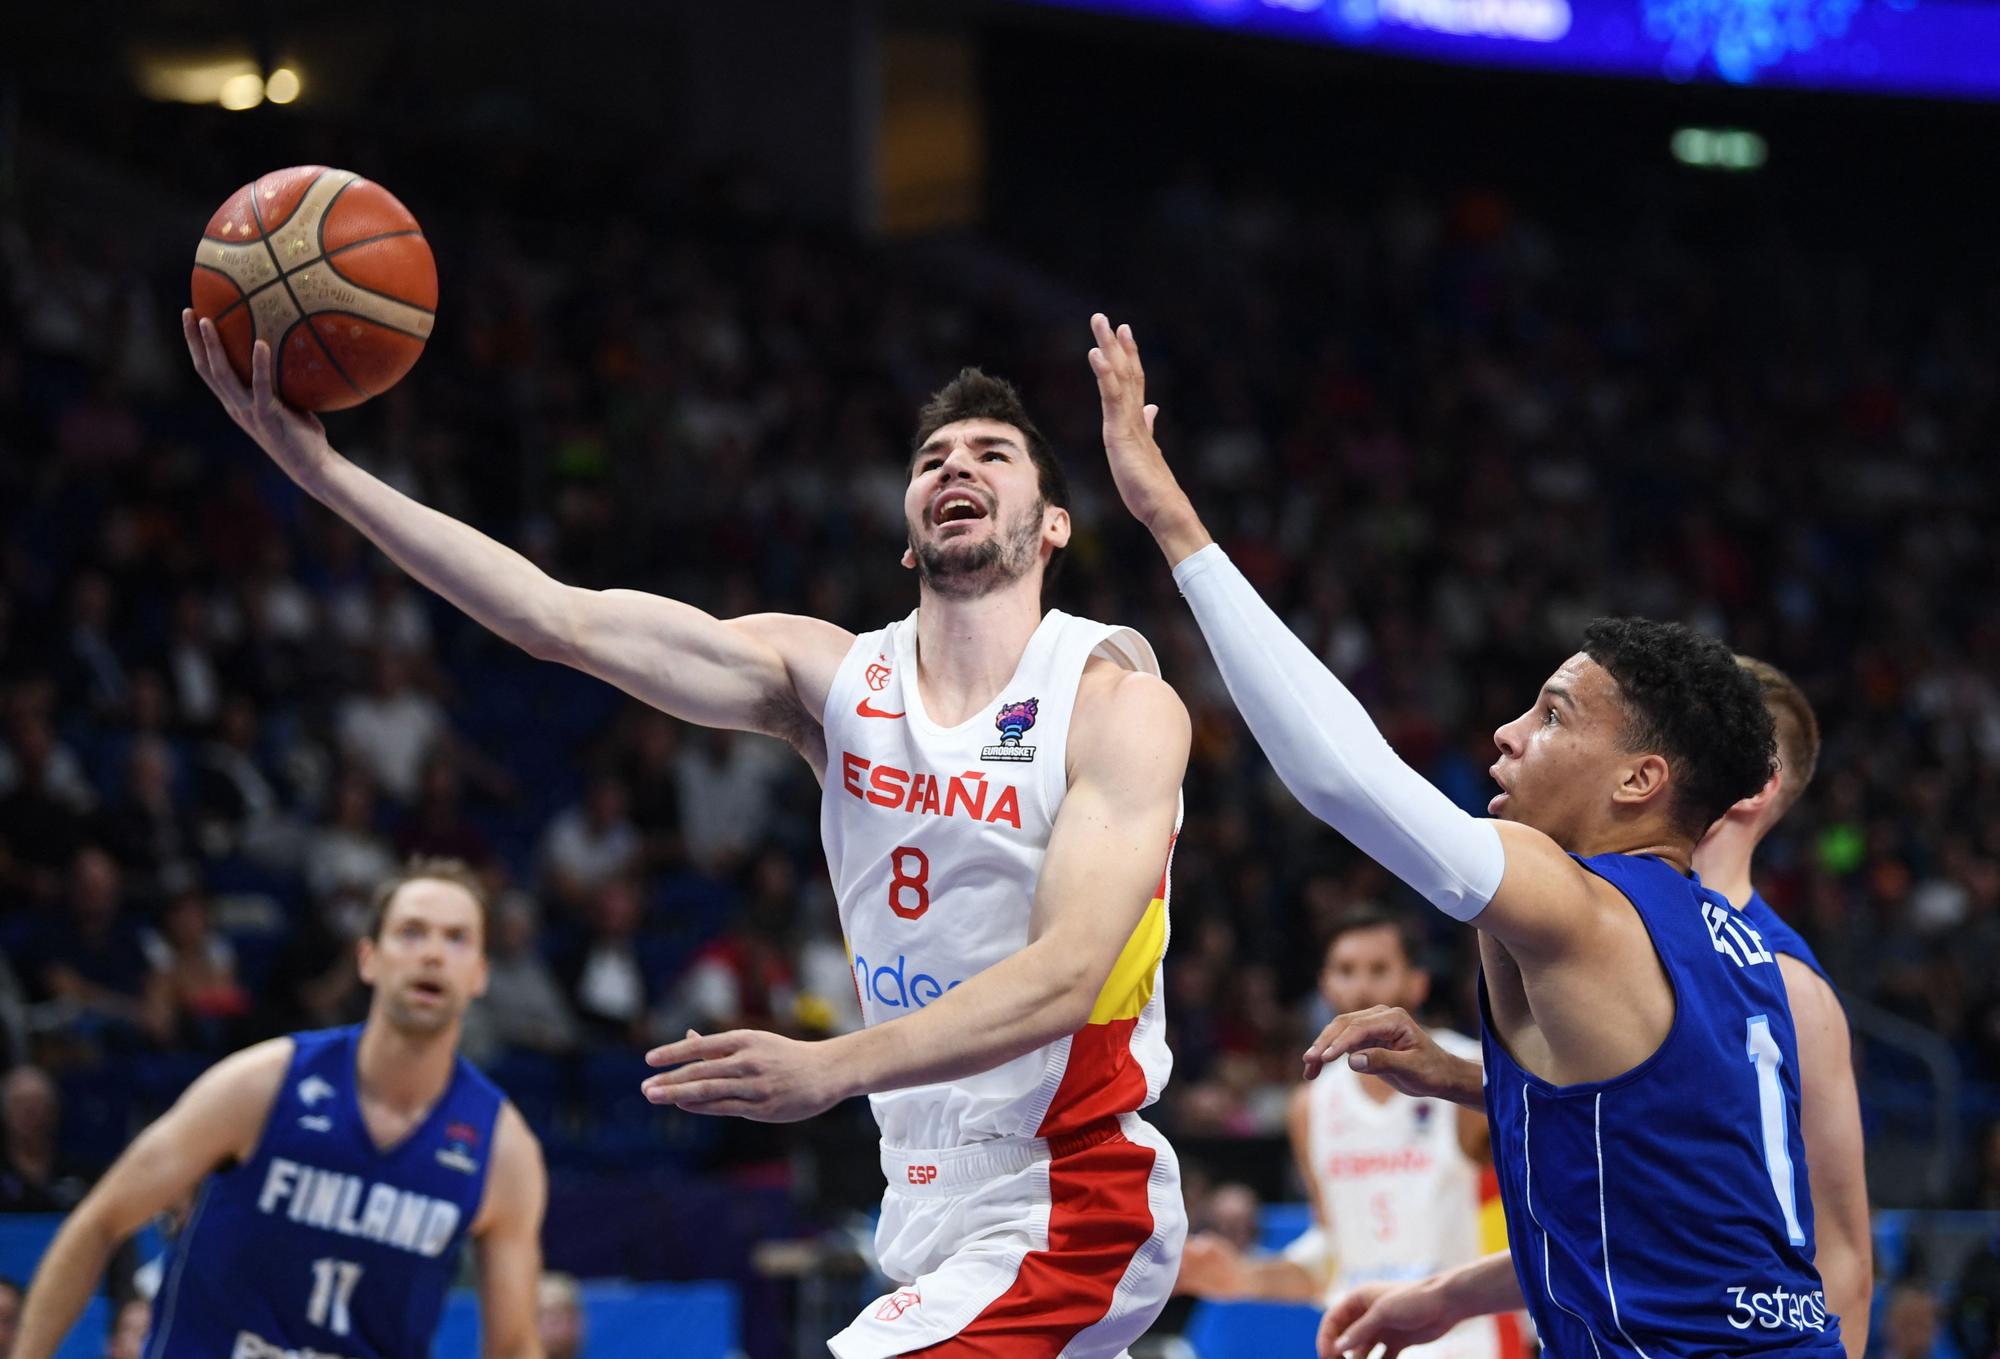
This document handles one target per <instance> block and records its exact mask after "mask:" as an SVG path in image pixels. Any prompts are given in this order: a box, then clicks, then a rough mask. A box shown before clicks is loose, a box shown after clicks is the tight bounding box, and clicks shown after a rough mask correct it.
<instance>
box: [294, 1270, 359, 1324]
mask: <svg viewBox="0 0 2000 1359" xmlns="http://www.w3.org/2000/svg"><path fill="white" fill-rule="evenodd" d="M360 1282H361V1266H360V1265H357V1264H355V1263H354V1262H353V1261H352V1260H315V1261H313V1291H312V1300H311V1301H309V1302H308V1303H306V1320H307V1321H310V1322H311V1323H312V1324H313V1325H315V1326H318V1327H320V1328H321V1329H322V1330H328V1331H332V1332H333V1333H334V1334H335V1335H346V1334H347V1332H348V1328H349V1326H350V1325H351V1324H352V1319H351V1318H350V1317H349V1316H348V1314H347V1306H348V1304H349V1303H350V1302H352V1301H353V1300H354V1285H356V1284H358V1283H360Z"/></svg>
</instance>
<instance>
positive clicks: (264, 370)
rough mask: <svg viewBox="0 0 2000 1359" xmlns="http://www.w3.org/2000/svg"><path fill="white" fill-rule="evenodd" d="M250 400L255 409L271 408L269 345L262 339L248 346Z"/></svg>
mask: <svg viewBox="0 0 2000 1359" xmlns="http://www.w3.org/2000/svg"><path fill="white" fill-rule="evenodd" d="M250 402H251V405H252V406H253V407H254V408H255V409H257V410H269V409H270V408H271V402H272V397H271V346H270V345H268V344H266V343H265V342H264V341H262V340H258V341H257V342H256V343H254V344H252V345H251V346H250Z"/></svg>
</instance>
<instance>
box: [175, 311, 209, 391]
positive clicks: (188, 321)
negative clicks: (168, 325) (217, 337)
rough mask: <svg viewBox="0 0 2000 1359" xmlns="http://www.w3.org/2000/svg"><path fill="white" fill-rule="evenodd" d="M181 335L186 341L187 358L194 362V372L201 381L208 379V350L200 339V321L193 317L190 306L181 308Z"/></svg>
mask: <svg viewBox="0 0 2000 1359" xmlns="http://www.w3.org/2000/svg"><path fill="white" fill-rule="evenodd" d="M181 337H182V338H183V339H185V340H186V341H187V347H188V358H189V359H190V360H192V361H193V363H194V371H195V374H196V375H197V376H198V377H200V378H201V380H202V381H203V382H206V381H208V351H207V350H206V349H205V348H203V346H202V341H201V322H199V321H197V320H196V319H195V315H194V310H193V308H191V307H182V308H181Z"/></svg>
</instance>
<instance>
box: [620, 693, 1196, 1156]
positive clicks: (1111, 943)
mask: <svg viewBox="0 0 2000 1359" xmlns="http://www.w3.org/2000/svg"><path fill="white" fill-rule="evenodd" d="M1088 682H1090V681H1089V678H1088V677H1086V683H1088ZM1188 740H1189V726H1188V715H1187V709H1186V708H1185V707H1183V706H1182V704H1181V701H1180V699H1179V697H1178V696H1176V695H1175V693H1174V691H1173V690H1172V689H1170V688H1169V687H1167V685H1166V684H1164V683H1163V682H1161V681H1160V680H1158V679H1155V678H1153V677H1152V676H1150V675H1141V674H1136V673H1132V672H1124V673H1122V674H1120V675H1119V676H1117V677H1116V678H1115V679H1111V680H1109V681H1108V682H1105V683H1104V684H1103V687H1102V689H1101V690H1100V691H1099V692H1098V694H1097V695H1096V696H1095V698H1094V700H1093V702H1092V703H1091V705H1090V707H1089V709H1088V712H1087V713H1086V710H1085V709H1084V707H1083V705H1082V704H1079V707H1078V712H1077V715H1076V717H1075V719H1074V720H1073V721H1072V722H1071V724H1070V742H1071V750H1070V758H1071V779H1070V785H1069V790H1068V792H1067V793H1066V794H1065V795H1064V797H1063V802H1062V809H1061V810H1060V811H1059V812H1058V813H1057V814H1056V821H1055V826H1054V828H1053V830H1052V831H1051V832H1050V837H1049V849H1048V855H1047V857H1046V858H1045V859H1044V860H1043V863H1042V873H1041V879H1040V881H1039V882H1038V883H1037V885H1036V888H1035V900H1034V905H1033V908H1032V913H1031V915H1030V918H1029V937H1028V944H1027V947H1025V948H1023V949H1021V950H1020V951H1019V952H1018V953H1015V954H1013V955H1011V956H1009V957H1007V958H1004V959H1002V960H1001V961H1000V962H998V963H995V964H994V965H993V966H992V967H989V968H987V969H986V970H985V971H983V972H981V973H979V974H978V975H976V976H974V977H970V978H968V979H967V980H966V981H965V982H963V983H962V984H960V985H958V986H954V987H953V988H952V989H951V990H949V991H947V992H946V993H945V994H944V995H942V996H940V997H938V998H937V999H936V1000H933V1001H932V1002H931V1003H930V1004H929V1005H927V1006H925V1007H923V1008H922V1009H920V1010H918V1011H916V1012H915V1013H912V1014H906V1015H904V1016H902V1017H901V1018H898V1019H894V1020H891V1021H889V1022H888V1023H884V1024H876V1025H874V1026H872V1027H869V1028H866V1029H862V1030H860V1031H858V1032H855V1033H850V1034H844V1035H842V1036H841V1037H839V1038H833V1039H828V1040H826V1041H824V1042H816V1043H801V1042H798V1041H797V1040H794V1039H789V1038H783V1037H780V1036H779V1035H777V1034H770V1033H761V1032H752V1031H741V1032H735V1033H721V1034H711V1035H708V1036H705V1037H704V1036H698V1035H694V1034H690V1035H689V1036H688V1037H687V1038H685V1039H683V1040H681V1041H680V1042H677V1043H669V1044H667V1045H666V1046H665V1047H661V1048H656V1049H654V1050H653V1051H652V1052H650V1053H648V1054H647V1055H646V1060H647V1062H649V1063H650V1064H652V1065H653V1066H675V1067H676V1069H674V1070H671V1071H666V1072H662V1073H661V1074H659V1075H657V1076H651V1077H648V1078H647V1080H646V1082H645V1084H644V1087H643V1088H644V1090H645V1092H646V1096H647V1098H648V1099H651V1100H652V1101H653V1102H654V1103H656V1104H676V1105H679V1106H680V1107H681V1108H683V1109H688V1110H690V1111H692V1112H695V1113H706V1114H737V1115H741V1116H742V1117H745V1118H754V1119H758V1120H760V1121H765V1122H791V1121H793V1120H795V1119H801V1118H810V1117H811V1116H812V1115H814V1114H817V1113H819V1112H821V1111H822V1110H824V1109H826V1108H828V1107H830V1106H831V1105H833V1104H835V1103H837V1102H838V1101H840V1100H842V1099H845V1098H847V1097H849V1096H851V1095H860V1094H870V1093H873V1092H875V1091H880V1090H895V1089H900V1088H902V1087H904V1086H911V1085H923V1084H926V1083H928V1082H932V1081H949V1080H957V1079H959V1078H961V1077H965V1076H970V1075H973V1074H975V1073H977V1072H981V1071H989V1070H991V1069H992V1068H993V1067H996V1066H998V1065H1000V1064H1001V1063H1002V1062H1007V1061H1011V1060H1013V1059H1014V1058H1016V1057H1019V1056H1020V1055H1022V1054H1023V1053H1026V1052H1032V1051H1034V1050H1035V1049H1036V1048H1038V1047H1041V1046H1042V1045H1044V1044H1046V1043H1050V1042H1053V1041H1055V1040H1056V1039H1058V1038H1060V1037H1062V1036H1063V1035H1065V1034H1070V1033H1074V1032H1076V1031H1077V1030H1079V1029H1081V1028H1083V1027H1084V1025H1085V1024H1087V1023H1091V1022H1099V1023H1104V1022H1110V1021H1112V1020H1116V1019H1122V1018H1131V1017H1133V1016H1136V1015H1137V1014H1138V1012H1139V1007H1141V1006H1143V1004H1144V1001H1145V998H1146V996H1147V995H1149V994H1150V993H1151V987H1152V985H1153V976H1154V969H1155V968H1156V967H1157V965H1158V961H1159V954H1158V948H1159V947H1161V946H1163V945H1164V942H1165V935H1164V930H1165V921H1164V919H1163V918H1161V917H1159V916H1157V915H1155V914H1152V903H1153V901H1154V893H1155V890H1156V889H1157V888H1158V886H1159V882H1160V877H1161V873H1162V870H1163V869H1164V867H1165V864H1166V857H1167V852H1168V849H1169V847H1170V845H1171V844H1172V841H1173V833H1174V820H1175V816H1176V814H1177V812H1178V809H1179V804H1180V783H1181V775H1182V773H1183V772H1184V771H1185V770H1186V767H1187V752H1188ZM1128 964H1129V967H1130V970H1129V971H1127V965H1128ZM677 1064H684V1065H677Z"/></svg>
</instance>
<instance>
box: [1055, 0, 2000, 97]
mask: <svg viewBox="0 0 2000 1359" xmlns="http://www.w3.org/2000/svg"><path fill="white" fill-rule="evenodd" d="M1039 2H1040V3H1043V4H1055V5H1062V6H1066V7H1068V8H1071V9H1087V10H1096V11H1099V12H1101V13H1106V14H1124V15H1131V16H1135V17H1142V18H1153V19H1172V20H1179V21H1183V22H1191V23H1200V24H1207V25H1211V26H1213V27H1216V28H1227V29H1235V30H1238V31H1241V32H1245V33H1261V34H1265V35H1268V36H1271V37H1278V38H1292V39H1297V40H1301V41H1308V42H1321V43H1335V44H1338V45H1340V46H1343V47H1354V48H1364V49H1373V50H1377V51H1381V52H1388V53H1394V54H1396V55H1399V56H1407V57H1420V58H1428V59H1434V60H1439V61H1454V62H1463V63H1467V64H1471V65H1482V66H1516V67H1530V68H1537V69H1543V70H1558V71H1579V72H1589V73H1595V74H1599V75H1615V76H1647V77H1653V78H1663V79H1667V80H1680V81H1685V80H1706V81H1726V82H1729V83H1732V84H1739V85H1774V86H1790V87H1794V88H1808V89H1842V90H1870V91H1876V92H1879V93H1885V94H1888V93H1894V94H1915V95H1936V96H1944V97H1948V98H1974V99H2000V0H1039Z"/></svg>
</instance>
